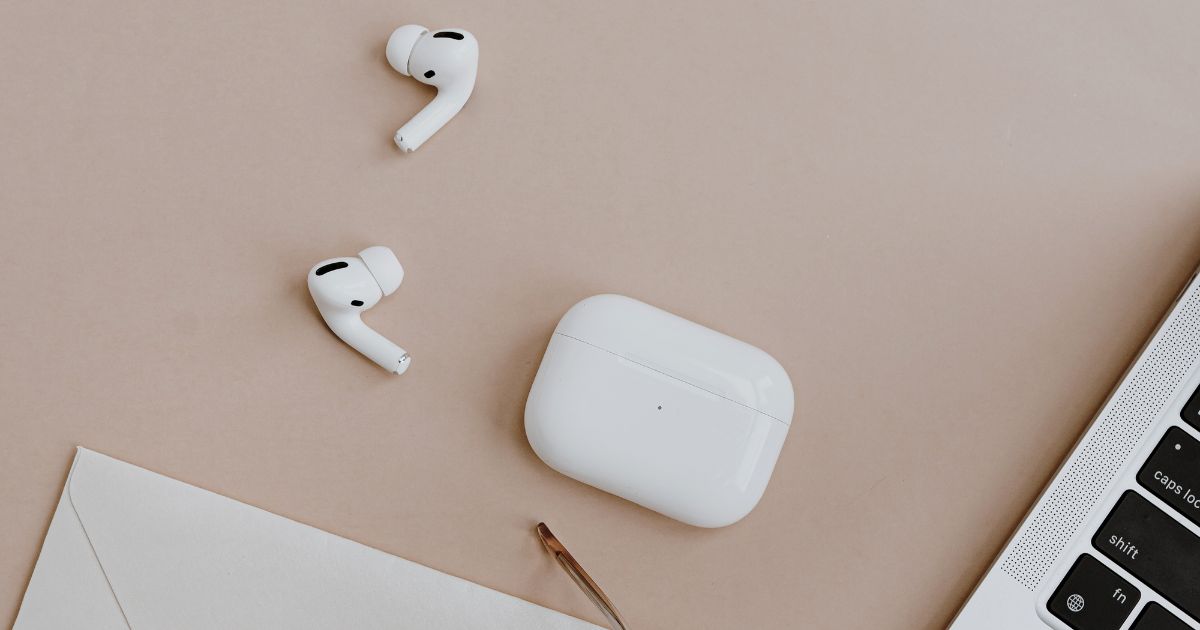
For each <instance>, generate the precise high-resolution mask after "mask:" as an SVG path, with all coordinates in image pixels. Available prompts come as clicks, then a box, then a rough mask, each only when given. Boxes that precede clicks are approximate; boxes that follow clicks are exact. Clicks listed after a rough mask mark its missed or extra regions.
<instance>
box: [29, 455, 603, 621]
mask: <svg viewBox="0 0 1200 630" xmlns="http://www.w3.org/2000/svg"><path fill="white" fill-rule="evenodd" d="M13 627H14V630H72V629H76V628H87V629H88V630H109V629H110V628H111V629H114V630H160V629H161V630H191V629H196V630H200V629H204V630H214V629H221V630H225V629H233V628H253V629H255V630H266V629H274V628H287V629H293V628H347V629H358V628H389V629H399V628H421V629H441V628H454V629H467V628H501V629H511V630H518V629H520V630H531V629H533V630H540V629H546V630H551V629H553V630H600V629H599V627H598V626H595V625H593V624H590V623H587V622H584V621H581V620H579V619H575V618H573V617H569V616H567V615H564V614H562V613H559V612H555V611H553V610H549V609H547V608H542V607H541V606H536V605H534V604H531V603H529V602H526V601H523V600H520V599H517V598H515V597H512V596H509V595H505V594H503V593H500V592H497V591H494V590H491V589H489V588H485V587H483V586H479V585H477V584H473V583H471V582H467V581H466V580H462V579H459V578H456V577H453V576H450V575H446V574H445V573H441V572H439V571H435V570H433V569H430V568H428V567H425V566H422V565H419V564H416V563H414V562H409V561H408V560H404V559H401V558H397V557H395V556H392V555H388V554H386V553H383V552H382V551H379V550H376V549H371V548H370V547H366V546H363V545H360V544H358V543H355V542H352V541H349V540H346V539H345V538H339V537H338V536H334V535H333V534H329V533H327V532H323V531H320V530H318V529H315V528H312V527H309V526H307V525H302V524H300V523H297V522H295V521H291V520H288V519H286V518H283V517H282V516H277V515H275V514H271V513H269V512H265V511H263V510H260V509H258V508H255V507H251V506H249V505H246V504H244V503H239V502H237V501H234V500H232V499H229V498H226V497H223V496H220V495H217V494H213V493H212V492H208V491H206V490H201V489H200V488H196V487H194V486H189V485H187V484H185V483H182V482H179V481H175V480H174V479H168V478H167V477H163V476H161V475H157V474H154V473H152V472H150V471H148V470H144V469H142V468H138V467H137V466H133V465H130V464H126V463H124V462H120V461H117V460H115V459H112V458H110V457H106V456H104V455H101V454H99V453H95V452H92V451H89V450H86V449H83V448H80V449H78V451H77V452H76V454H75V463H74V465H73V466H72V467H71V474H70V476H68V478H67V485H66V487H65V488H64V489H63V493H62V498H60V499H59V502H58V509H57V510H56V511H55V512H54V520H53V521H52V522H51V523H50V530H49V532H48V533H47V534H46V540H45V542H44V543H43V544H42V553H41V555H40V556H39V557H38V561H37V566H36V568H35V569H34V571H33V577H32V578H31V579H30V581H29V587H28V589H26V591H25V599H24V600H23V601H22V603H21V610H20V612H19V613H18V614H17V622H16V625H15V626H13Z"/></svg>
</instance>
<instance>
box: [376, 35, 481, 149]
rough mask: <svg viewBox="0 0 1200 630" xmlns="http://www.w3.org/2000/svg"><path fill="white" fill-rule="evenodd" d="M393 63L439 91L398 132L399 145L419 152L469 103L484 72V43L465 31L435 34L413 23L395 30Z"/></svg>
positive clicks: (390, 58)
mask: <svg viewBox="0 0 1200 630" xmlns="http://www.w3.org/2000/svg"><path fill="white" fill-rule="evenodd" d="M387 60H388V63H389V64H391V66H392V67H393V68H395V69H396V72H399V73H400V74H403V75H404V76H406V77H412V78H414V79H416V80H418V81H420V82H421V83H424V84H426V85H432V86H433V87H436V88H437V91H438V93H437V96H435V97H434V98H433V101H431V102H430V103H429V104H428V105H426V106H425V108H424V109H422V110H421V111H420V112H417V115H416V116H413V118H412V120H410V121H408V122H407V123H405V124H404V126H403V127H401V128H400V129H399V130H398V131H396V137H395V140H396V146H398V147H400V149H401V150H402V151H405V152H408V151H416V150H417V149H418V148H419V147H420V146H421V145H422V144H424V143H425V141H426V140H428V139H429V137H430V136H432V135H433V134H434V133H435V132H436V131H437V130H438V129H441V128H442V126H443V125H445V124H446V123H448V122H450V119H451V118H454V115H455V114H457V113H458V112H459V110H461V109H462V108H463V105H466V103H467V99H468V98H470V96H471V92H472V91H473V90H474V89H475V75H476V73H477V72H478V70H479V42H478V41H476V40H475V36H474V35H472V34H470V33H468V32H466V31H463V30H459V29H446V30H441V31H434V32H432V33H431V32H430V31H429V29H427V28H425V27H424V26H418V25H416V24H409V25H408V26H401V27H400V28H398V29H396V30H395V31H393V32H392V36H391V37H389V38H388V43H387Z"/></svg>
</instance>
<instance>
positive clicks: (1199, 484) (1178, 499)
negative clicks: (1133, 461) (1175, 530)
mask: <svg viewBox="0 0 1200 630" xmlns="http://www.w3.org/2000/svg"><path fill="white" fill-rule="evenodd" d="M1137 479H1138V483H1140V484H1142V487H1143V488H1145V489H1147V490H1149V491H1150V492H1152V493H1154V496H1156V497H1158V498H1160V499H1162V500H1163V502H1164V503H1166V504H1167V505H1170V506H1171V507H1173V508H1175V509H1176V510H1177V511H1178V512H1179V513H1180V514H1182V515H1183V516H1184V517H1186V518H1187V519H1188V520H1189V521H1191V522H1193V523H1196V524H1197V525H1200V442H1198V441H1196V440H1195V439H1194V438H1193V437H1192V436H1190V435H1188V433H1187V431H1184V430H1183V429H1180V428H1179V427H1171V428H1170V430H1168V431H1167V434H1166V435H1165V436H1163V439H1162V441H1161V442H1159V443H1158V446H1157V447H1156V448H1155V449H1154V453H1153V454H1152V455H1150V459H1147V460H1146V463H1145V465H1143V466H1142V470H1141V471H1140V472H1138V476H1137Z"/></svg>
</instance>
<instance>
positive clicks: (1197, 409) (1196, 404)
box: [1179, 388, 1200, 429]
mask: <svg viewBox="0 0 1200 630" xmlns="http://www.w3.org/2000/svg"><path fill="white" fill-rule="evenodd" d="M1179 417H1180V418H1183V421H1184V422H1186V423H1188V424H1190V425H1192V426H1194V427H1196V428H1197V429H1200V388H1197V389H1196V391H1194V392H1192V397H1191V398H1189V399H1188V401H1187V404H1186V405H1184V406H1183V409H1181V410H1179Z"/></svg>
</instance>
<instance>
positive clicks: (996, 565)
mask: <svg viewBox="0 0 1200 630" xmlns="http://www.w3.org/2000/svg"><path fill="white" fill-rule="evenodd" d="M1198 364H1200V282H1198V281H1197V274H1195V273H1193V274H1192V277H1191V278H1190V279H1189V280H1188V282H1187V284H1186V285H1185V286H1184V288H1183V290H1182V291H1181V292H1180V293H1179V296H1178V297H1176V299H1175V302H1174V304H1172V306H1171V308H1170V310H1169V311H1168V312H1167V315H1166V317H1165V318H1164V319H1163V320H1162V322H1160V323H1159V325H1158V328H1157V329H1156V330H1155V332H1154V334H1153V335H1152V336H1151V338H1150V341H1149V342H1147V344H1146V345H1145V347H1143V348H1142V350H1141V352H1140V353H1139V354H1138V357H1137V360H1136V361H1135V362H1134V363H1133V365H1132V366H1131V367H1130V368H1129V370H1128V371H1127V372H1126V373H1125V375H1124V376H1123V377H1122V378H1121V381H1120V383H1119V384H1118V385H1117V387H1116V389H1114V390H1113V392H1112V393H1111V394H1110V395H1109V397H1108V400H1107V401H1106V402H1105V403H1104V405H1103V407H1102V408H1101V409H1100V413H1099V414H1098V415H1097V416H1096V417H1095V419H1094V420H1093V421H1092V423H1091V425H1090V426H1089V427H1088V429H1087V431H1086V432H1085V433H1084V434H1083V437H1081V438H1080V440H1079V442H1078V443H1077V444H1076V445H1075V447H1074V448H1073V449H1072V452H1071V454H1070V456H1068V457H1067V459H1066V461H1065V462H1063V464H1062V466H1061V467H1060V468H1059V470H1058V472H1057V473H1055V475H1054V478H1053V480H1052V481H1051V482H1050V484H1049V486H1047V487H1046V489H1045V490H1044V491H1043V492H1042V495H1041V496H1040V497H1039V498H1038V500H1037V502H1036V503H1035V504H1034V506H1033V509H1032V510H1030V512H1029V514H1028V515H1026V517H1025V519H1024V521H1023V522H1022V523H1021V525H1020V526H1019V527H1018V528H1017V531H1016V532H1015V533H1013V535H1012V538H1010V539H1009V541H1008V542H1007V543H1006V544H1005V546H1004V550H1003V551H1002V552H1001V553H1000V555H999V556H998V557H997V558H996V560H995V561H994V562H993V563H992V565H991V567H990V568H989V569H988V571H987V573H986V574H985V575H984V576H983V579H982V580H981V581H980V582H979V584H978V585H977V586H976V587H975V590H974V592H973V593H972V594H971V596H970V598H969V599H968V600H967V602H966V603H965V604H964V605H963V607H962V609H961V610H960V611H959V612H958V615H957V616H956V617H955V619H954V621H953V622H951V624H950V630H1045V629H1046V628H1054V629H1056V630H1068V629H1070V630H1200V365H1198Z"/></svg>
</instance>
